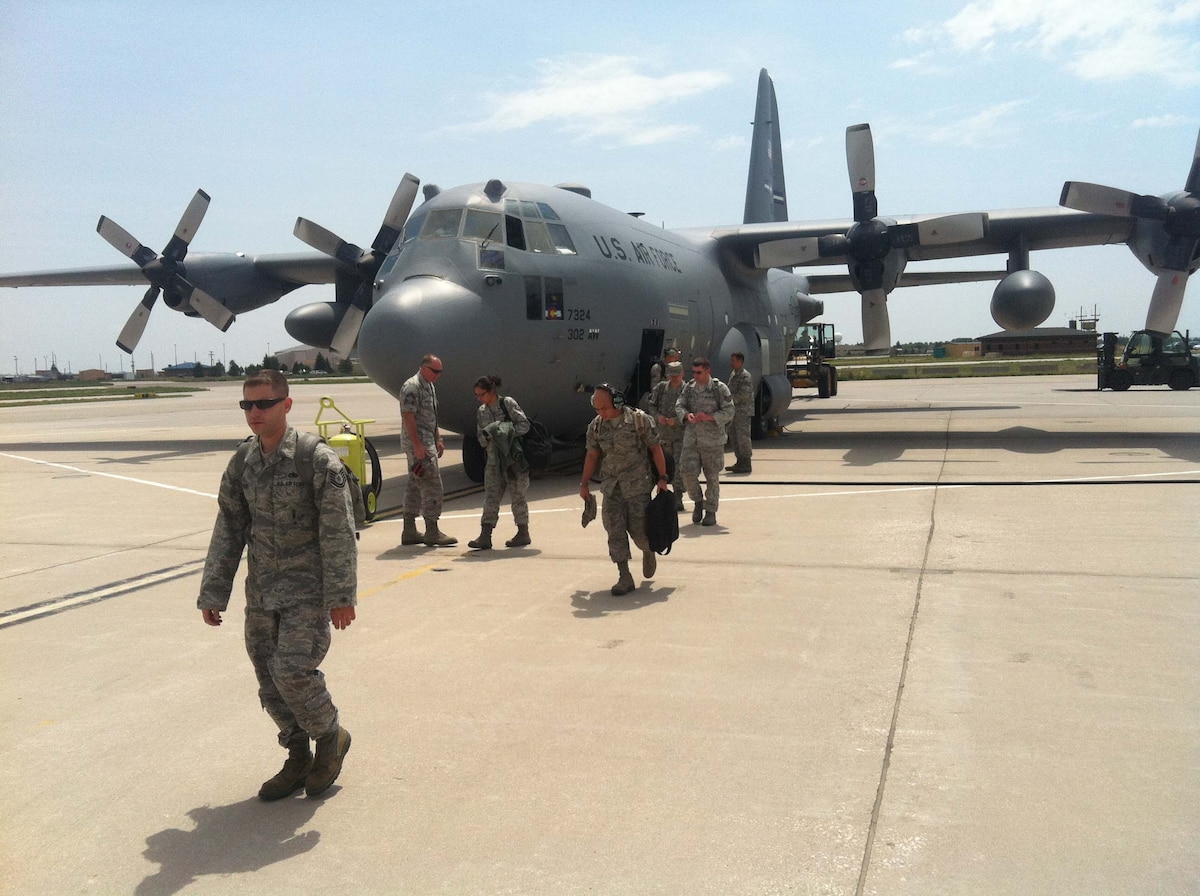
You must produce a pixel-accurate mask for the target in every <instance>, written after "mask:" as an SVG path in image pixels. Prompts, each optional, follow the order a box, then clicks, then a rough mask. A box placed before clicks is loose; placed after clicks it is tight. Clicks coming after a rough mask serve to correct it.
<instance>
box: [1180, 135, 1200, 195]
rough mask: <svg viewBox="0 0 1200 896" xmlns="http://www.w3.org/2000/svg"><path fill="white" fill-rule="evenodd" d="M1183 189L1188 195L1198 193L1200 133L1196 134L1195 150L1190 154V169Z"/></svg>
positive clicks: (1199, 187) (1199, 179) (1199, 184)
mask: <svg viewBox="0 0 1200 896" xmlns="http://www.w3.org/2000/svg"><path fill="white" fill-rule="evenodd" d="M1183 188H1184V189H1185V190H1187V191H1188V192H1189V193H1200V132H1197V134H1196V150H1195V152H1194V153H1192V168H1191V170H1190V171H1188V176H1187V182H1186V183H1185V184H1184V185H1183Z"/></svg>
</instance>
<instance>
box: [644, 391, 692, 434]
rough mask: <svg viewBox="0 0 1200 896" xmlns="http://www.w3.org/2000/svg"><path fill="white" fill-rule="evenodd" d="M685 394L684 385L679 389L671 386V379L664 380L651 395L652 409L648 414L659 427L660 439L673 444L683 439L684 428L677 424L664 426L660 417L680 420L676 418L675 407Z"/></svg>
mask: <svg viewBox="0 0 1200 896" xmlns="http://www.w3.org/2000/svg"><path fill="white" fill-rule="evenodd" d="M682 392H683V383H680V384H679V386H678V387H674V386H672V385H671V381H670V380H669V379H666V380H663V381H662V382H661V383H659V384H658V385H657V386H655V387H654V391H653V392H651V393H650V408H649V409H648V411H647V413H649V414H650V419H652V420H654V421H655V425H656V427H658V433H659V437H660V438H662V439H665V440H667V441H671V442H677V441H679V439H682V438H683V426H681V425H679V424H676V425H675V426H663V425H662V424H660V423H658V418H659V417H671V418H673V419H676V420H677V419H678V418H677V417H676V416H675V406H676V405H677V404H678V402H679V395H680V393H682Z"/></svg>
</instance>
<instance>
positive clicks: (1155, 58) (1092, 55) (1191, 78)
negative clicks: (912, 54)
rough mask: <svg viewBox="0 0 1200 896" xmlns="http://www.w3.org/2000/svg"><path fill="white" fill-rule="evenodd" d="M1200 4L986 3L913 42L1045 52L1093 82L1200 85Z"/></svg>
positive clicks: (917, 34)
mask: <svg viewBox="0 0 1200 896" xmlns="http://www.w3.org/2000/svg"><path fill="white" fill-rule="evenodd" d="M1198 23H1200V0H1177V2H1170V0H1139V2H1137V3H1130V2H1129V0H978V2H974V3H969V4H967V6H965V7H963V9H962V10H961V11H960V12H959V13H958V14H957V15H955V16H953V17H951V18H950V19H947V20H946V21H945V22H942V23H941V24H940V25H935V26H929V27H925V28H919V29H911V30H909V31H908V32H906V33H905V38H906V39H907V40H909V41H910V42H915V43H923V42H929V41H934V40H946V41H948V42H949V43H950V44H951V45H952V46H953V47H954V48H955V49H956V50H958V51H959V52H962V53H984V54H995V53H998V52H1000V51H1001V50H1002V49H1005V48H1011V47H1015V48H1017V49H1023V50H1031V51H1034V52H1038V53H1040V54H1042V55H1043V56H1045V57H1046V58H1049V59H1051V60H1055V61H1058V62H1059V63H1060V64H1061V65H1062V66H1063V67H1065V68H1066V69H1067V70H1069V71H1071V72H1073V73H1074V74H1075V75H1076V76H1077V77H1079V78H1082V79H1084V80H1089V81H1100V80H1127V79H1130V78H1135V77H1153V78H1162V79H1164V80H1165V81H1167V82H1168V83H1170V84H1173V85H1175V86H1179V87H1187V86H1194V85H1197V84H1200V39H1197V28H1196V26H1197V24H1198Z"/></svg>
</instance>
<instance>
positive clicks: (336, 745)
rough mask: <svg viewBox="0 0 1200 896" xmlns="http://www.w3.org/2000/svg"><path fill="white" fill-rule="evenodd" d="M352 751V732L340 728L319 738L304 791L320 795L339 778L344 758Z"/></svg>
mask: <svg viewBox="0 0 1200 896" xmlns="http://www.w3.org/2000/svg"><path fill="white" fill-rule="evenodd" d="M349 752H350V732H349V731H347V730H346V729H345V728H338V730H337V731H335V732H333V734H327V735H325V736H324V737H322V738H319V739H318V740H317V758H316V759H314V760H313V764H312V770H311V771H310V772H309V773H308V779H307V780H306V781H305V782H304V792H305V793H307V794H308V795H309V796H320V795H321V794H322V793H324V792H325V791H326V790H328V789H329V786H330V785H331V784H332V783H333V782H334V781H336V780H337V776H338V775H339V774H341V771H342V760H343V759H345V758H346V754H347V753H349Z"/></svg>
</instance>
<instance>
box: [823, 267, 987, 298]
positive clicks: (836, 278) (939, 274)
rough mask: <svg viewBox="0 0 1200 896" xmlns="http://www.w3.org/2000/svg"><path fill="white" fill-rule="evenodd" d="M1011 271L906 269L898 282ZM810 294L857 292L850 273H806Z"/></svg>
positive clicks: (975, 278)
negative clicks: (916, 270)
mask: <svg viewBox="0 0 1200 896" xmlns="http://www.w3.org/2000/svg"><path fill="white" fill-rule="evenodd" d="M1008 274H1009V271H1007V270H1003V271H920V272H914V271H905V272H904V273H903V274H901V275H900V279H899V280H898V281H897V282H896V286H897V287H901V286H943V285H945V284H947V283H979V282H982V281H986V280H1003V279H1004V278H1005V277H1007V276H1008ZM804 276H805V279H806V280H808V294H809V295H812V296H816V295H827V294H829V293H835V292H857V290H856V288H855V286H854V281H853V280H851V279H850V275H849V274H805V275H804Z"/></svg>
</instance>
